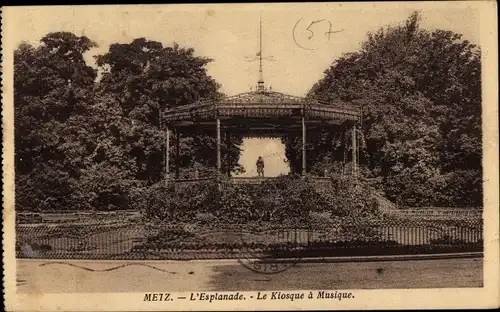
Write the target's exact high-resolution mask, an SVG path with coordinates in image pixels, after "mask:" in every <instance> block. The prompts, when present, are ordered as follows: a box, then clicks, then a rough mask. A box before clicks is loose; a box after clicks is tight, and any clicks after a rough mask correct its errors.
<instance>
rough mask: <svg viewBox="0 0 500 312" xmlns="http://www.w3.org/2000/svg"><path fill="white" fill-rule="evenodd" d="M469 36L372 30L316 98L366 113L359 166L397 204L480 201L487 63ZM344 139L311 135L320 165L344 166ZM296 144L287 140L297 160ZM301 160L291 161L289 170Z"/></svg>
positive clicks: (401, 28)
mask: <svg viewBox="0 0 500 312" xmlns="http://www.w3.org/2000/svg"><path fill="white" fill-rule="evenodd" d="M480 57H481V56H480V50H479V48H478V47H477V46H476V45H474V44H471V43H470V42H469V41H467V40H463V39H462V35H460V34H456V33H453V32H451V31H445V30H434V31H429V30H426V29H422V28H421V27H420V15H419V13H418V12H415V13H413V14H412V15H411V16H410V17H409V18H408V19H407V20H406V21H405V22H404V23H402V24H400V25H395V26H390V27H387V28H384V29H380V30H379V31H377V32H375V33H369V34H368V38H367V39H366V41H365V42H363V44H362V47H361V50H360V51H358V52H355V53H349V54H345V55H343V56H342V57H340V58H339V59H337V60H336V61H335V62H334V63H333V64H332V65H331V67H330V68H328V69H327V70H326V71H325V75H324V77H323V78H322V79H321V80H320V81H318V82H317V83H316V84H315V85H314V86H313V88H312V89H311V91H310V93H309V96H312V97H321V98H327V99H330V100H331V102H332V103H335V102H336V101H344V102H346V103H348V104H349V105H353V106H356V107H359V108H360V109H361V110H362V112H363V123H362V129H361V130H362V134H363V136H362V142H361V147H362V150H361V152H360V158H361V159H360V162H361V163H360V164H361V166H363V167H364V169H366V171H365V174H366V175H367V176H368V177H370V178H376V180H375V181H377V182H378V183H379V184H378V185H379V186H380V187H381V188H382V189H383V190H384V191H385V192H386V194H387V195H388V196H389V197H390V198H391V199H393V200H395V201H396V202H398V203H400V204H404V205H410V206H426V205H446V206H448V205H449V206H462V205H465V206H470V205H477V206H481V205H482V167H481V158H482V157H481V155H482V143H481V138H482V133H481V58H480ZM338 142H339V138H338V137H337V138H336V137H334V136H332V134H330V133H323V134H322V135H319V136H317V137H316V138H313V140H312V142H311V144H310V146H309V147H308V148H309V150H314V156H315V157H314V158H315V159H309V162H312V163H313V162H317V161H321V160H323V159H324V158H325V157H331V158H333V159H335V160H339V157H341V156H340V155H339V154H340V153H339V148H330V147H331V146H332V145H333V146H334V147H335V146H339V144H338ZM296 143H297V139H296V138H295V140H293V139H292V140H290V142H288V144H287V147H288V148H287V150H288V154H289V155H290V156H292V157H293V156H294V155H296V154H297V153H296V151H297V144H296ZM293 163H295V164H298V162H297V161H296V160H295V161H292V164H293Z"/></svg>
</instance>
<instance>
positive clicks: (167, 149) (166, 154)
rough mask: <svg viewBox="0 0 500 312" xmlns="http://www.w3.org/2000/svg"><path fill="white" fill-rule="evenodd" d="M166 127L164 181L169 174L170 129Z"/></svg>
mask: <svg viewBox="0 0 500 312" xmlns="http://www.w3.org/2000/svg"><path fill="white" fill-rule="evenodd" d="M166 128H167V138H166V141H167V142H166V144H165V145H166V146H165V149H166V150H165V182H167V181H168V175H169V174H170V168H169V165H170V130H169V129H168V126H167V127H166Z"/></svg>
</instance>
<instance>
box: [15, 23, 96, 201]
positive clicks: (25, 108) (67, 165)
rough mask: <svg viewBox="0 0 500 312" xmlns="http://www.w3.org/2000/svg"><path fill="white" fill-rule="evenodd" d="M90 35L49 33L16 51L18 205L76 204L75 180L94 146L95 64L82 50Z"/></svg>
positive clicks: (88, 46)
mask: <svg viewBox="0 0 500 312" xmlns="http://www.w3.org/2000/svg"><path fill="white" fill-rule="evenodd" d="M94 46H96V44H95V43H94V42H92V41H91V40H90V39H88V38H87V37H78V36H75V35H74V34H72V33H68V32H55V33H49V34H47V35H46V36H45V37H43V38H42V39H41V45H40V46H38V47H33V46H31V45H29V44H27V43H22V44H21V45H20V46H19V47H18V48H17V49H16V50H15V52H14V121H15V165H16V205H17V208H18V209H32V208H41V209H56V208H57V209H74V208H79V207H80V205H81V204H82V201H81V198H82V194H81V192H80V191H79V190H78V184H77V181H78V179H79V177H80V175H81V170H82V169H83V168H84V167H85V155H86V153H87V151H88V149H89V148H90V143H91V142H90V138H89V136H88V135H87V134H88V133H89V131H90V129H89V127H88V124H87V119H88V117H89V107H90V105H91V103H92V101H93V91H92V88H93V85H94V79H95V77H96V75H97V72H96V70H95V69H93V68H91V67H89V66H87V65H86V63H85V60H84V59H83V53H85V52H86V51H88V50H90V49H91V48H92V47H94Z"/></svg>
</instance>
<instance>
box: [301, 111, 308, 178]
mask: <svg viewBox="0 0 500 312" xmlns="http://www.w3.org/2000/svg"><path fill="white" fill-rule="evenodd" d="M306 143H307V142H306V119H305V117H304V114H302V175H306V172H307V170H306Z"/></svg>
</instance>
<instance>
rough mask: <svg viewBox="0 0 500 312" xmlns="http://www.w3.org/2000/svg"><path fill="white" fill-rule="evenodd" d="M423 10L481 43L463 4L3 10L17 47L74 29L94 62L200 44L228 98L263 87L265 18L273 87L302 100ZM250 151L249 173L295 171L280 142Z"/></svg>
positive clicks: (426, 19)
mask: <svg viewBox="0 0 500 312" xmlns="http://www.w3.org/2000/svg"><path fill="white" fill-rule="evenodd" d="M415 9H419V10H421V13H422V17H423V21H422V27H424V28H428V29H436V28H440V29H446V30H451V31H454V32H457V33H461V34H463V35H464V38H465V39H467V40H469V41H471V42H473V43H475V44H480V42H479V34H480V29H479V24H480V23H479V22H480V20H479V14H478V12H477V11H476V10H473V9H470V8H467V4H466V3H460V2H451V3H450V2H448V3H444V4H443V3H441V4H440V3H429V2H427V3H404V4H402V3H379V4H375V3H362V4H355V3H344V4H342V3H333V4H326V3H311V4H274V5H269V4H233V5H230V4H227V5H141V6H139V5H122V6H66V7H50V6H47V7H8V8H3V10H4V18H12V20H11V21H9V24H10V27H9V29H7V33H9V32H10V34H11V35H13V37H15V39H14V40H15V42H14V43H15V45H17V44H19V43H20V42H22V41H27V42H30V43H33V44H36V43H37V42H38V41H39V40H40V39H41V38H42V37H43V36H44V35H45V34H47V33H49V32H54V31H71V32H74V33H75V34H77V35H85V36H87V37H89V38H90V39H91V40H94V41H96V42H97V43H98V45H99V48H96V49H93V50H92V51H90V52H89V53H88V55H86V59H87V60H88V62H89V63H92V62H93V58H92V56H93V55H96V54H100V53H104V52H106V51H107V49H108V47H109V45H110V44H111V43H128V42H131V41H132V40H133V39H135V38H139V37H145V38H147V39H150V40H156V41H160V42H162V43H163V44H164V45H165V46H166V45H171V44H172V43H173V42H177V43H179V44H180V45H181V46H188V47H193V48H194V49H195V53H196V54H197V55H201V56H206V57H210V58H212V59H213V60H214V62H212V63H211V64H210V65H209V66H208V72H209V74H210V75H211V76H212V77H214V78H215V79H216V80H217V81H218V82H219V83H220V84H222V90H221V91H222V92H224V93H226V94H228V95H234V94H237V93H241V92H246V91H249V90H250V87H254V86H255V84H256V81H257V78H258V67H257V66H258V64H257V62H248V61H247V60H246V58H245V57H248V56H250V57H251V56H255V54H256V53H257V52H258V49H259V40H258V39H259V16H260V15H261V16H262V21H263V39H262V40H263V56H264V57H267V56H273V57H274V59H275V60H276V61H267V62H265V63H264V80H265V83H266V85H267V86H269V85H271V86H272V88H273V90H275V91H279V92H284V93H289V94H293V95H299V96H302V95H305V94H306V93H307V91H308V90H309V89H310V88H311V86H312V85H313V84H314V83H315V82H316V81H318V79H320V78H321V77H322V76H323V72H324V70H326V69H327V68H328V67H329V66H330V64H332V62H333V61H334V60H335V59H336V58H338V57H339V56H341V55H342V54H343V53H346V52H354V51H357V50H358V49H359V47H360V44H361V43H362V42H363V41H364V39H365V38H366V34H367V32H369V31H372V32H374V31H377V30H378V29H379V28H381V27H383V26H386V25H393V24H397V23H400V22H403V21H404V20H405V19H406V18H407V17H408V16H409V15H410V14H411V13H412V12H413V11H414V10H415ZM14 19H15V20H14ZM313 21H319V22H317V23H314V24H313V25H312V26H311V27H310V28H309V29H310V30H311V31H312V32H313V34H311V32H308V31H307V28H308V26H309V25H310V24H311V23H312V22H313ZM330 23H331V31H337V30H343V31H342V32H339V33H333V34H331V37H330V40H328V38H327V34H325V33H326V32H328V31H329V29H330ZM294 30H295V31H294ZM311 35H313V36H312V38H309V36H311ZM294 38H295V40H294ZM299 45H300V46H302V47H299ZM304 48H306V49H304ZM243 150H244V151H243V154H242V157H241V161H240V162H241V163H242V164H243V165H244V166H245V167H246V168H247V169H249V171H252V170H253V171H255V170H254V169H255V168H254V167H255V160H256V157H257V156H258V155H259V154H261V155H262V156H265V155H270V156H267V157H265V158H266V175H277V174H279V173H282V172H286V171H287V165H286V164H285V163H284V161H283V158H284V147H283V146H282V144H281V143H280V142H279V140H270V139H267V140H259V139H246V140H245V141H244V144H243ZM254 174H255V173H253V172H249V173H248V175H254Z"/></svg>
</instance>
